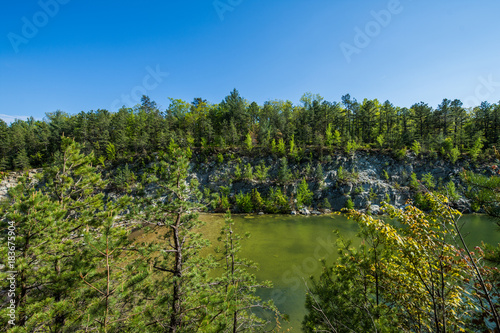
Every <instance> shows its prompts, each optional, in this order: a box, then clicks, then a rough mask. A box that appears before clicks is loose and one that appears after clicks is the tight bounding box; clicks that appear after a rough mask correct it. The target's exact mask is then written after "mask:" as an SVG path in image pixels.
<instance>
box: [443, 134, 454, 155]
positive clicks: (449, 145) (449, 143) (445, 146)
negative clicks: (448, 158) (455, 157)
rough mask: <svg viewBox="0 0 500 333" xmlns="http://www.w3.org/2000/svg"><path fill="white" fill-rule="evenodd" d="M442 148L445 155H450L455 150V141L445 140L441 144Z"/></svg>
mask: <svg viewBox="0 0 500 333" xmlns="http://www.w3.org/2000/svg"><path fill="white" fill-rule="evenodd" d="M441 148H442V149H443V151H444V153H445V154H449V153H450V152H451V150H452V149H453V139H452V138H446V139H444V141H443V142H442V143H441Z"/></svg>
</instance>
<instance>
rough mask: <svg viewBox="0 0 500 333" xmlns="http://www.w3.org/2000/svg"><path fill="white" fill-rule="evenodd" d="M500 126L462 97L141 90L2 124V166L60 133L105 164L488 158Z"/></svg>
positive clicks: (41, 159) (53, 146) (18, 166)
mask: <svg viewBox="0 0 500 333" xmlns="http://www.w3.org/2000/svg"><path fill="white" fill-rule="evenodd" d="M499 133H500V103H497V104H489V103H487V102H483V103H481V105H480V106H477V107H474V108H464V107H463V103H462V102H461V101H460V100H457V99H455V100H449V99H444V100H443V101H442V103H441V104H439V105H438V106H437V108H433V107H431V106H429V105H428V104H426V103H424V102H419V103H415V104H414V105H412V106H411V107H410V108H406V107H397V106H394V105H393V104H391V103H390V102H389V101H385V102H384V103H381V102H379V101H378V100H376V99H375V100H368V99H364V100H363V101H362V102H358V101H357V100H356V99H354V98H352V97H351V96H350V95H348V94H347V95H345V96H342V99H341V102H328V101H324V100H323V98H322V97H321V96H319V95H317V94H311V93H306V94H304V95H303V96H302V98H301V105H293V103H292V102H290V101H282V100H275V101H268V102H265V103H264V105H262V106H260V105H258V104H257V103H255V102H251V103H250V102H248V101H247V100H245V99H244V98H243V97H242V96H241V95H240V93H239V92H238V91H237V90H236V89H234V90H233V91H232V92H231V93H230V94H229V95H228V96H226V97H225V98H224V100H223V101H221V102H220V103H219V104H210V103H209V102H207V101H206V100H204V99H202V98H195V99H194V100H193V102H192V103H188V102H185V101H183V100H179V99H172V98H171V99H170V105H169V106H168V107H167V108H166V109H165V110H160V109H159V107H158V106H157V104H156V103H155V102H154V101H151V100H150V98H149V97H147V96H143V97H142V103H141V104H138V105H137V106H135V107H133V108H126V107H123V108H121V109H120V110H119V111H118V112H109V111H108V110H105V109H99V110H97V111H94V110H92V111H88V112H85V111H82V112H80V113H78V114H74V115H69V114H67V113H65V112H63V111H55V112H52V113H47V114H46V117H45V118H44V119H43V120H34V119H33V118H30V119H27V120H16V121H15V122H13V123H11V124H10V125H7V124H6V123H5V122H3V121H0V170H22V169H27V168H29V167H31V168H38V167H42V166H44V165H49V164H50V163H51V161H53V159H54V157H55V154H56V153H57V152H60V147H61V137H62V135H65V136H66V137H72V138H75V140H76V141H77V142H79V143H81V144H82V147H83V148H82V151H83V152H84V153H86V154H88V153H90V152H93V153H94V156H95V158H96V160H97V161H100V162H101V163H104V162H105V161H106V160H107V161H108V162H113V161H121V162H124V161H125V162H126V161H127V160H133V159H137V158H141V157H145V156H150V154H151V153H154V152H162V151H163V152H166V151H168V149H169V147H171V146H172V145H176V146H179V147H181V148H186V147H189V148H190V149H192V150H196V151H197V152H200V151H202V152H204V156H206V155H212V154H214V153H215V154H216V153H217V152H220V151H225V150H227V149H230V148H233V149H238V148H241V149H243V151H245V149H246V151H251V150H252V149H253V148H255V150H254V151H255V152H258V153H259V154H261V155H262V154H269V153H272V152H276V153H279V154H281V155H285V154H290V155H291V156H294V157H295V158H298V159H300V158H303V157H307V156H305V155H307V151H308V149H311V148H312V149H316V150H317V151H318V153H321V152H322V151H323V149H330V150H333V149H337V150H344V151H347V152H350V151H355V150H360V149H379V150H382V151H385V152H387V153H391V154H394V155H395V156H397V155H398V154H399V155H402V154H404V153H405V151H406V150H410V149H413V150H414V151H417V154H418V153H424V154H426V155H428V156H430V157H433V158H442V159H447V160H452V161H456V160H457V159H460V157H461V156H462V155H464V154H466V155H468V156H470V157H471V158H472V159H473V160H476V159H477V158H479V157H480V158H482V159H487V158H489V157H492V156H494V151H493V147H494V146H495V145H497V144H498V141H499V139H500V137H499Z"/></svg>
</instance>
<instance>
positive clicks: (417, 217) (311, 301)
mask: <svg viewBox="0 0 500 333" xmlns="http://www.w3.org/2000/svg"><path fill="white" fill-rule="evenodd" d="M425 200H427V201H428V202H429V204H430V208H431V209H430V210H431V211H432V213H430V214H424V213H423V212H421V211H420V210H418V209H416V208H414V207H409V208H407V209H406V210H399V209H396V208H394V207H392V206H389V205H386V206H385V210H386V213H387V214H388V215H389V216H390V218H392V219H396V220H397V221H398V224H397V226H394V225H393V224H387V223H385V222H384V221H383V220H379V219H374V218H373V217H370V216H368V215H366V214H362V213H359V212H356V211H353V210H351V211H349V212H348V214H349V216H350V217H351V218H353V219H354V220H356V221H357V222H358V224H359V226H360V233H359V237H360V238H361V245H360V246H359V247H357V248H355V247H353V246H352V245H351V244H350V243H349V242H345V241H343V240H340V241H339V258H338V260H337V262H336V263H335V264H334V265H333V266H327V265H326V263H324V265H325V267H324V269H323V273H322V275H321V276H320V277H319V279H312V281H311V287H310V288H309V290H308V294H307V300H306V307H307V309H308V311H309V312H308V315H307V316H306V317H305V319H304V322H303V329H304V331H305V332H318V331H332V332H352V331H357V332H374V331H379V332H409V331H427V332H431V331H432V332H443V331H444V328H445V327H446V330H447V331H448V330H450V331H465V330H466V329H468V328H469V327H471V313H474V312H475V311H476V310H477V309H478V308H477V307H476V304H477V303H476V302H477V301H478V298H476V297H477V296H479V295H477V294H472V293H470V292H469V290H470V289H469V282H470V280H471V279H472V277H471V271H470V270H469V267H468V265H467V263H466V261H465V260H461V259H460V257H461V253H460V251H459V250H458V249H457V248H456V247H455V246H452V245H450V244H448V243H446V241H445V240H446V239H450V237H453V236H456V233H455V232H454V230H455V228H454V224H453V220H450V217H453V218H457V217H458V216H459V215H460V214H459V213H458V212H457V211H454V210H451V209H449V208H448V207H447V206H445V205H444V204H443V203H442V202H446V198H444V197H436V198H435V197H433V196H432V195H427V196H426V198H425ZM438 286H439V288H438ZM479 297H480V296H479ZM483 301H484V300H483ZM480 311H481V310H480Z"/></svg>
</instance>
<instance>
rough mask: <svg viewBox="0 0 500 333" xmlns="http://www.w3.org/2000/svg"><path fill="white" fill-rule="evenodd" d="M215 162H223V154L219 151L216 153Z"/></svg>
mask: <svg viewBox="0 0 500 333" xmlns="http://www.w3.org/2000/svg"><path fill="white" fill-rule="evenodd" d="M217 163H219V164H222V163H224V156H223V155H222V154H221V153H218V154H217Z"/></svg>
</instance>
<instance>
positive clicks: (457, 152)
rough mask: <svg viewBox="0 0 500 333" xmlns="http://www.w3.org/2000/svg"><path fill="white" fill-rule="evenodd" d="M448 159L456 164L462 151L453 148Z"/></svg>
mask: <svg viewBox="0 0 500 333" xmlns="http://www.w3.org/2000/svg"><path fill="white" fill-rule="evenodd" d="M448 157H449V158H450V161H451V163H453V164H455V163H456V162H457V160H458V158H459V157H460V150H458V148H457V147H455V148H453V149H452V150H451V151H450V152H449V154H448Z"/></svg>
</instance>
